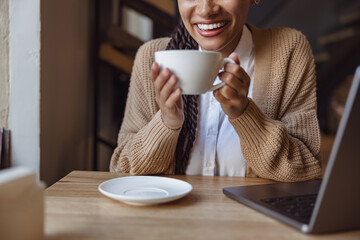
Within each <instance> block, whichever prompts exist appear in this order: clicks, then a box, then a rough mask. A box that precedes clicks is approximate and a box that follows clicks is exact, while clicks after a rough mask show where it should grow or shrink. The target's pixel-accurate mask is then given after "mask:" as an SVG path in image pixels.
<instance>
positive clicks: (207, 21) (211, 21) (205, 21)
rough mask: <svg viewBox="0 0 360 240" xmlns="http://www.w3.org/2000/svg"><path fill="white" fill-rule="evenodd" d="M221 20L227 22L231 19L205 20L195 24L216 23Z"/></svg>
mask: <svg viewBox="0 0 360 240" xmlns="http://www.w3.org/2000/svg"><path fill="white" fill-rule="evenodd" d="M219 22H224V23H227V22H229V21H228V20H203V21H198V22H195V23H194V24H214V23H219Z"/></svg>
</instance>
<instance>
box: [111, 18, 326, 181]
mask: <svg viewBox="0 0 360 240" xmlns="http://www.w3.org/2000/svg"><path fill="white" fill-rule="evenodd" d="M249 27H250V30H251V32H252V36H253V40H254V44H255V67H254V83H253V97H252V99H250V102H249V105H248V107H247V109H246V110H245V112H244V113H243V114H242V115H241V116H239V117H238V118H236V119H229V120H230V123H231V124H232V126H233V127H234V129H235V131H236V133H237V134H238V135H239V138H240V140H241V141H240V142H241V150H242V153H243V155H244V158H245V160H246V162H247V165H248V167H247V172H246V176H259V177H263V178H268V179H273V180H276V181H299V180H308V179H313V178H317V177H319V176H320V174H321V166H320V161H319V159H318V156H319V152H320V131H319V124H318V119H317V115H316V107H317V106H316V76H315V65H314V60H313V55H312V52H311V49H310V46H309V44H308V41H307V40H306V38H305V37H304V35H302V34H301V33H300V32H298V31H296V30H293V29H290V28H274V29H259V28H256V27H254V26H251V25H250V26H249ZM169 40H170V39H169V38H161V39H155V40H152V41H150V42H147V43H145V44H144V45H143V46H141V47H140V49H139V50H138V53H137V55H136V58H135V62H134V66H133V71H132V75H131V82H130V89H129V93H128V98H127V103H126V110H125V116H124V120H123V123H122V126H121V129H120V132H119V135H118V146H117V148H116V149H115V150H114V153H113V155H112V157H111V162H110V171H121V172H125V173H128V172H130V173H131V174H134V175H141V174H173V173H174V169H175V157H174V154H175V149H176V143H177V139H178V136H179V133H180V130H172V129H169V128H167V127H166V126H165V125H164V123H163V122H162V120H161V113H160V111H159V106H158V105H157V104H156V101H155V91H154V86H153V84H152V82H151V80H150V68H151V64H152V63H153V62H154V52H155V51H159V50H164V49H165V48H166V46H167V44H168V42H169ZM229 144H231V143H229ZM234 147H235V146H234ZM238 147H240V146H238Z"/></svg>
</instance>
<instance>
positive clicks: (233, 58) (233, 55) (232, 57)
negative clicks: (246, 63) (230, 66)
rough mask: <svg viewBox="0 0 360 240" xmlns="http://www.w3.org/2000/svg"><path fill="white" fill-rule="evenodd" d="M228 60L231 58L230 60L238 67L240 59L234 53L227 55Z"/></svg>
mask: <svg viewBox="0 0 360 240" xmlns="http://www.w3.org/2000/svg"><path fill="white" fill-rule="evenodd" d="M229 58H231V59H232V60H234V62H235V63H236V64H238V65H240V59H239V57H238V55H237V54H236V53H235V52H232V53H231V54H230V55H229Z"/></svg>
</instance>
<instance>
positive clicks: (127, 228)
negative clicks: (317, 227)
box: [45, 171, 360, 240]
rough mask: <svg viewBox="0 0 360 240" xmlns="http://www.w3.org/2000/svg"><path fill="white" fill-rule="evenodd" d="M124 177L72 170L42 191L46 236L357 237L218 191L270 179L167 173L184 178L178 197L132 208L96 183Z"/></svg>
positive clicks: (358, 234)
mask: <svg viewBox="0 0 360 240" xmlns="http://www.w3.org/2000/svg"><path fill="white" fill-rule="evenodd" d="M123 176H127V175H126V174H116V173H109V172H86V171H74V172H71V173H70V174H69V175H67V176H66V177H64V178H63V179H61V180H60V181H58V182H57V183H55V184H54V185H52V186H50V187H49V188H47V189H46V191H45V239H68V240H71V239H102V240H106V239H217V240H220V239H221V240H222V239H276V240H281V239H360V231H352V232H343V233H335V234H326V235H306V234H303V233H301V232H299V231H297V230H295V229H293V228H291V227H289V226H287V225H285V224H283V223H280V222H278V221H276V220H274V219H272V218H270V217H267V216H266V215H263V214H262V213H258V212H256V211H255V210H253V209H251V208H248V207H246V206H244V205H242V204H240V203H238V202H236V201H233V200H232V199H230V198H228V197H226V196H225V195H224V194H223V193H222V188H223V187H228V186H239V185H252V184H261V183H271V181H269V180H264V179H259V178H239V177H205V176H179V175H178V176H167V177H172V178H177V179H181V180H184V181H187V182H189V183H190V184H192V186H193V191H192V192H191V193H190V194H189V195H187V196H185V197H184V198H182V199H179V200H176V201H174V202H170V203H166V204H161V205H155V206H145V207H144V206H143V207H139V206H131V205H127V204H124V203H121V202H118V201H115V200H112V199H109V198H107V197H105V196H103V195H102V194H101V193H100V192H99V191H98V185H99V184H100V183H102V182H103V181H106V180H108V179H111V178H116V177H123Z"/></svg>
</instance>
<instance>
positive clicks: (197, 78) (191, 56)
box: [155, 50, 235, 95]
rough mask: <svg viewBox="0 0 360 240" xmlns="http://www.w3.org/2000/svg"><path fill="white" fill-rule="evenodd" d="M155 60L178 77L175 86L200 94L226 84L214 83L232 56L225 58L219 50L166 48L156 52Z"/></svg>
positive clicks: (187, 91)
mask: <svg viewBox="0 0 360 240" xmlns="http://www.w3.org/2000/svg"><path fill="white" fill-rule="evenodd" d="M155 61H156V62H157V63H158V64H159V66H160V67H161V68H168V69H169V70H170V71H171V72H172V73H173V74H175V76H176V77H177V79H178V82H177V84H176V86H175V88H177V87H180V88H181V89H182V94H192V95H198V94H202V93H205V92H208V91H214V90H216V89H218V88H220V87H222V86H224V85H225V83H224V82H221V83H219V84H216V85H213V84H214V81H215V79H216V76H217V75H218V74H219V70H220V69H221V68H222V67H223V66H224V65H225V64H226V63H228V62H231V63H235V62H234V61H233V60H232V59H231V58H223V57H222V56H221V54H220V53H219V52H213V51H197V50H166V51H158V52H155Z"/></svg>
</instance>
